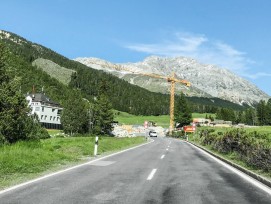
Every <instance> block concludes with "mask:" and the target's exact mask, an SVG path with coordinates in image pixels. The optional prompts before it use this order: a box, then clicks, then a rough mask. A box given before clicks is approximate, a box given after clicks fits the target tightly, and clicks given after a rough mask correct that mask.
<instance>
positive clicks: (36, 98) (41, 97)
mask: <svg viewBox="0 0 271 204" xmlns="http://www.w3.org/2000/svg"><path fill="white" fill-rule="evenodd" d="M27 96H30V97H31V98H32V101H33V102H41V103H42V104H47V105H51V106H58V107H60V104H59V103H57V102H54V101H52V100H51V99H50V98H49V97H48V96H46V95H45V94H43V93H35V94H28V95H27Z"/></svg>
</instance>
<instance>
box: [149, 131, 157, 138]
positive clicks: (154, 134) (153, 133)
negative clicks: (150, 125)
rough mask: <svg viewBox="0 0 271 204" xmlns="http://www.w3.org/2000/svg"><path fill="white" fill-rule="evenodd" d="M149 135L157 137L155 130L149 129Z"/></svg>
mask: <svg viewBox="0 0 271 204" xmlns="http://www.w3.org/2000/svg"><path fill="white" fill-rule="evenodd" d="M149 136H150V137H157V132H155V131H153V130H151V131H150V132H149Z"/></svg>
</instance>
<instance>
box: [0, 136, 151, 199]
mask: <svg viewBox="0 0 271 204" xmlns="http://www.w3.org/2000/svg"><path fill="white" fill-rule="evenodd" d="M152 142H154V140H151V141H150V142H148V143H145V144H141V145H138V146H136V147H131V148H129V149H125V150H122V151H120V152H116V153H113V154H110V155H107V156H104V157H101V158H98V159H94V160H92V161H89V162H86V163H84V164H79V165H76V166H73V167H70V168H67V169H64V170H61V171H57V172H54V173H51V174H48V175H45V176H42V177H39V178H36V179H33V180H30V181H27V182H25V183H21V184H18V185H15V186H12V187H10V188H7V189H5V190H2V191H0V195H1V194H4V193H6V192H8V191H12V190H15V189H17V188H20V187H23V186H26V185H29V184H32V183H35V182H38V181H41V180H44V179H47V178H49V177H51V176H55V175H58V174H62V173H65V172H67V171H70V170H73V169H77V168H80V167H82V166H86V165H89V164H91V163H94V162H96V161H99V160H102V159H105V158H109V157H112V156H115V155H117V154H121V153H124V152H127V151H129V150H132V149H136V148H138V147H141V146H144V145H147V144H150V143H152Z"/></svg>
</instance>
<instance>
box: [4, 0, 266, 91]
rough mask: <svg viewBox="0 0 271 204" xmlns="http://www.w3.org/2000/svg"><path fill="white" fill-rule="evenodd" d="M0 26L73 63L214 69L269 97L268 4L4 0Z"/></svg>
mask: <svg viewBox="0 0 271 204" xmlns="http://www.w3.org/2000/svg"><path fill="white" fill-rule="evenodd" d="M0 5H1V12H0V29H2V30H7V31H10V32H13V33H16V34H18V35H21V36H22V37H24V38H26V39H28V40H30V41H32V42H36V43H39V44H42V45H44V46H46V47H49V48H50V49H52V50H54V51H56V52H58V53H60V54H62V55H64V56H66V57H68V58H70V59H73V58H76V57H97V58H102V59H105V60H108V61H111V62H118V63H122V62H137V61H142V60H143V59H144V58H145V57H147V56H149V55H159V56H187V57H192V58H195V59H197V60H199V61H200V62H202V63H209V64H216V65H219V66H220V67H223V68H227V69H229V70H231V71H233V72H234V73H236V74H238V75H239V76H241V77H243V78H246V79H247V80H249V81H251V82H252V83H254V84H256V85H257V86H258V87H259V88H260V89H262V90H263V91H265V92H266V93H268V94H269V95H271V52H270V48H271V26H270V25H271V12H270V8H271V1H270V0H76V1H75V0H46V1H44V0H1V4H0Z"/></svg>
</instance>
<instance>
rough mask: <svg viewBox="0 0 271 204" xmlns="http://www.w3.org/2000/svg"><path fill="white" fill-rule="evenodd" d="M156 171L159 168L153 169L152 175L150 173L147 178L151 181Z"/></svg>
mask: <svg viewBox="0 0 271 204" xmlns="http://www.w3.org/2000/svg"><path fill="white" fill-rule="evenodd" d="M156 171H157V169H153V170H152V171H151V173H150V175H149V176H148V178H147V180H148V181H149V180H152V178H153V176H154V174H155V172H156Z"/></svg>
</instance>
